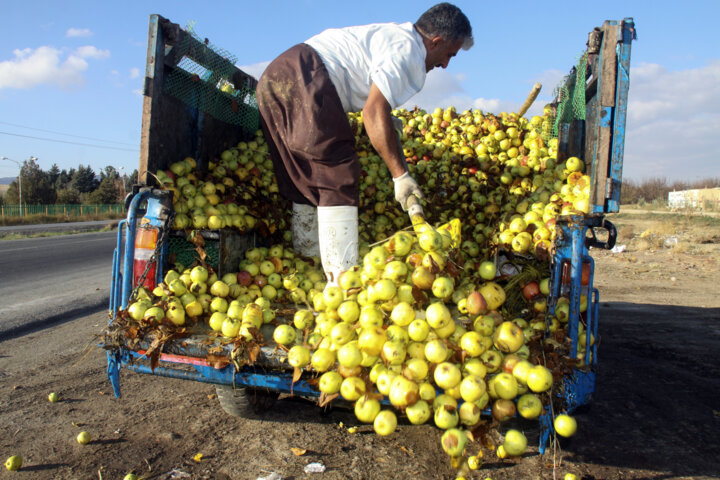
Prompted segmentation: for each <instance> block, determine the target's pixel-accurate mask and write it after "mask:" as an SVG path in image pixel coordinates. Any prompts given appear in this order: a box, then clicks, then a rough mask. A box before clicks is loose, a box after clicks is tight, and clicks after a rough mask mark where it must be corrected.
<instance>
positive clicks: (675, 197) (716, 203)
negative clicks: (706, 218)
mask: <svg viewBox="0 0 720 480" xmlns="http://www.w3.org/2000/svg"><path fill="white" fill-rule="evenodd" d="M668 207H669V208H670V209H671V210H704V211H720V188H697V189H693V190H681V191H679V192H670V193H668Z"/></svg>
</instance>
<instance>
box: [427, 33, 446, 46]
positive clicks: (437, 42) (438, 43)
mask: <svg viewBox="0 0 720 480" xmlns="http://www.w3.org/2000/svg"><path fill="white" fill-rule="evenodd" d="M444 41H445V40H443V38H442V37H441V36H439V35H437V36H435V37H433V38H432V39H431V40H430V43H431V44H432V46H433V48H438V47H439V46H441V45H442V44H443V42H444Z"/></svg>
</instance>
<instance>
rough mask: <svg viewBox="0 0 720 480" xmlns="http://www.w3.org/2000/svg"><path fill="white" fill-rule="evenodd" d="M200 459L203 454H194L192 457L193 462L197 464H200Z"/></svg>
mask: <svg viewBox="0 0 720 480" xmlns="http://www.w3.org/2000/svg"><path fill="white" fill-rule="evenodd" d="M202 458H203V454H202V453H196V454H195V455H194V456H193V460H195V461H196V462H198V463H200V462H201V461H202Z"/></svg>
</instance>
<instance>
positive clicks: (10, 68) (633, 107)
mask: <svg viewBox="0 0 720 480" xmlns="http://www.w3.org/2000/svg"><path fill="white" fill-rule="evenodd" d="M3 3H4V5H3V7H2V16H3V34H2V36H0V132H1V133H0V157H2V156H6V157H9V158H11V159H14V160H18V161H22V160H24V159H27V158H29V157H30V156H31V155H33V156H36V157H38V158H39V162H40V165H41V167H42V168H43V169H48V168H49V167H50V166H51V165H52V164H53V163H57V164H58V166H59V167H60V168H66V169H67V168H72V167H76V166H77V165H78V164H83V165H90V166H92V167H93V168H94V169H95V171H96V172H97V171H99V170H100V169H102V168H104V167H105V166H106V165H113V166H115V167H116V168H120V167H124V171H125V172H130V171H132V170H133V169H134V168H137V163H138V147H139V143H140V128H141V112H142V97H141V93H140V91H141V88H142V79H143V75H144V68H145V60H146V45H147V31H148V18H149V15H150V14H152V13H159V14H161V15H163V16H165V17H167V18H169V19H170V20H172V21H173V22H175V23H179V24H180V25H182V26H185V25H187V24H188V23H190V22H194V29H195V31H196V32H197V33H198V34H199V35H201V36H203V37H208V38H209V39H210V40H211V41H212V42H213V44H215V45H218V46H220V47H222V48H224V49H225V50H227V51H229V52H231V53H232V54H234V55H235V57H237V59H238V65H240V66H241V67H242V68H243V69H244V70H246V71H247V72H248V73H251V74H254V75H258V74H259V73H260V72H262V69H263V68H264V66H265V65H266V64H267V63H268V62H269V61H270V60H272V59H273V58H274V57H276V56H277V55H278V54H280V53H281V52H282V51H284V50H285V49H287V48H288V47H290V46H292V45H294V44H296V43H299V42H302V41H303V40H305V39H307V38H309V37H310V36H312V35H314V34H315V33H317V32H319V31H322V30H323V29H325V28H329V27H341V26H348V25H361V24H367V23H373V22H385V21H388V22H391V21H393V22H405V21H414V20H416V19H417V17H418V16H419V15H420V14H421V13H422V12H423V11H424V10H425V9H427V8H428V7H429V6H431V5H433V4H434V3H436V2H434V1H420V0H417V1H412V2H411V1H404V0H385V1H375V0H366V1H362V2H346V1H329V0H327V1H326V0H298V1H280V0H265V1H264V2H247V1H235V2H227V1H225V2H186V1H180V0H176V1H135V0H130V1H116V2H104V1H103V2H100V1H97V2H93V1H76V0H66V1H64V2H59V1H43V0H36V1H33V2H15V1H13V2H10V1H8V2H3ZM455 4H456V5H458V6H459V7H460V8H462V9H463V11H464V12H465V13H466V15H467V16H468V18H469V19H470V22H471V24H472V27H473V33H474V36H475V46H474V47H473V48H472V49H471V50H469V51H467V52H465V51H461V52H460V53H459V55H458V57H456V59H454V60H453V61H452V62H451V63H450V66H449V67H448V69H446V70H443V71H438V70H437V69H436V70H435V71H433V72H432V73H431V74H430V76H429V77H428V80H427V82H426V86H425V89H424V90H423V91H422V92H421V93H420V94H418V95H417V96H416V97H414V98H413V99H411V101H410V103H412V104H413V105H415V104H417V105H420V106H422V107H424V108H428V109H431V108H433V107H436V106H441V107H445V106H448V105H455V106H456V107H457V108H458V109H459V110H462V109H466V108H481V109H483V110H484V111H489V112H495V113H499V112H501V111H504V110H508V111H511V110H515V109H517V108H518V107H519V105H520V104H522V102H523V101H524V99H525V97H526V96H527V94H528V92H529V91H530V89H531V87H532V85H533V83H535V82H537V81H539V82H541V83H542V84H543V90H542V93H541V95H540V97H539V99H538V101H536V103H535V106H534V109H533V110H531V111H530V113H531V114H532V113H533V112H534V111H536V110H537V108H540V107H541V106H542V105H543V104H544V103H545V102H547V101H549V100H550V94H551V93H552V90H553V88H554V87H555V85H556V84H557V83H558V81H559V80H560V79H561V78H562V76H563V75H565V74H566V73H567V72H568V70H569V69H570V68H571V67H572V66H573V65H574V64H575V63H576V61H577V59H578V56H579V54H580V53H581V52H582V51H583V50H584V49H585V43H586V41H587V34H588V32H589V31H591V30H592V29H593V28H594V27H596V26H600V25H602V23H603V22H604V21H605V20H622V19H623V18H625V17H633V18H634V20H635V24H636V27H637V32H638V39H637V41H635V42H633V44H632V62H631V74H630V84H631V87H630V105H629V110H628V112H629V113H628V132H627V139H626V144H625V147H626V149H625V164H624V177H625V178H631V179H633V180H642V179H644V178H651V177H652V178H654V177H665V178H667V179H668V180H669V181H673V180H687V181H696V180H699V179H702V178H709V177H714V178H717V177H720V161H718V154H717V151H718V146H717V139H718V138H720V133H719V132H720V49H718V46H720V41H718V38H717V34H716V32H715V30H716V22H717V18H718V17H719V14H720V2H718V1H716V0H704V1H694V0H686V1H685V2H674V1H673V2H671V1H669V0H658V1H649V0H648V1H632V0H624V1H615V0H602V1H596V2H582V1H577V0H575V1H572V2H571V1H565V0H560V1H557V0H556V1H552V2H536V1H526V0H515V1H513V2H502V1H501V2H498V1H494V2H491V1H486V0H482V1H481V0H473V1H469V0H467V1H464V0H457V1H456V2H455ZM30 137H35V138H30ZM50 140H55V141H50ZM63 142H65V143H63ZM68 142H70V143H68ZM81 144H82V145H81ZM100 147H102V148H100ZM17 172H18V170H17V166H16V165H15V164H13V163H11V162H7V161H0V177H7V176H14V175H17Z"/></svg>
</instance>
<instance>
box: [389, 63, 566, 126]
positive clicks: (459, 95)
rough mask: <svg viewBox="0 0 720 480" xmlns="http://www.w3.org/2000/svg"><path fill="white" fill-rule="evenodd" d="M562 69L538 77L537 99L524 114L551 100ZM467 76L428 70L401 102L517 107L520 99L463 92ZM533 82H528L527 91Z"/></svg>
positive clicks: (493, 109)
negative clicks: (417, 89)
mask: <svg viewBox="0 0 720 480" xmlns="http://www.w3.org/2000/svg"><path fill="white" fill-rule="evenodd" d="M563 75H564V74H563V73H561V72H559V71H556V70H548V71H547V72H543V73H541V74H540V76H539V77H538V81H539V82H541V83H542V84H543V89H542V90H541V94H540V95H539V96H538V99H537V100H536V101H535V103H533V105H532V107H531V109H530V110H529V111H528V113H527V115H536V114H538V113H540V112H542V107H543V106H544V105H545V104H546V103H548V102H550V101H551V100H552V97H551V94H552V91H553V89H554V88H555V85H556V84H557V83H558V82H559V81H560V80H561V79H562V77H563ZM465 80H466V75H465V74H462V73H460V74H454V75H453V74H450V73H449V72H447V71H445V70H439V69H435V70H431V71H430V73H428V75H427V78H426V80H425V86H424V87H423V89H422V90H421V91H420V92H419V93H418V94H417V95H415V96H414V97H412V98H411V99H410V100H409V101H408V102H406V103H405V105H403V107H405V108H408V109H410V108H414V107H415V106H416V105H417V106H418V107H420V108H422V109H424V110H428V111H430V110H434V109H435V108H436V107H443V108H444V107H448V106H450V105H454V106H455V108H456V109H457V110H458V111H462V110H467V109H474V110H478V109H479V110H482V111H483V112H489V113H500V112H513V111H516V110H518V109H519V108H520V106H521V105H522V103H523V101H524V99H523V101H514V102H513V101H507V100H502V99H499V98H484V97H477V98H473V97H472V96H471V95H468V94H467V92H465V89H464V88H463V87H462V82H464V81H465ZM531 88H532V85H530V84H528V93H530V90H531Z"/></svg>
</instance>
